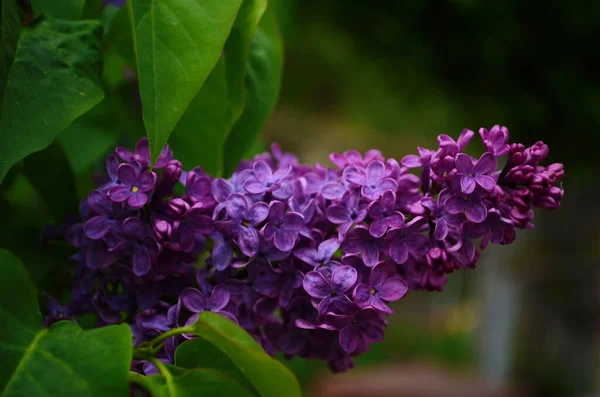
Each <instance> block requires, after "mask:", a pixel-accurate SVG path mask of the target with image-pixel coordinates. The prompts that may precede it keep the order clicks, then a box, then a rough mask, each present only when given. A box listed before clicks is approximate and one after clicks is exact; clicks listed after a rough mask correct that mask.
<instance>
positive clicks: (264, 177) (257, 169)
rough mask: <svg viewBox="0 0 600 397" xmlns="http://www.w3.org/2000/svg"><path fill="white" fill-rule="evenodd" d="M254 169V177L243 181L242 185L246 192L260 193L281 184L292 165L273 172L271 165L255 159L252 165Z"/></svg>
mask: <svg viewBox="0 0 600 397" xmlns="http://www.w3.org/2000/svg"><path fill="white" fill-rule="evenodd" d="M252 170H253V171H254V177H253V178H249V179H248V180H246V182H245V183H244V187H245V188H246V190H247V191H248V193H252V194H262V193H265V192H272V191H274V190H276V189H277V188H279V187H280V186H281V181H282V180H283V179H284V178H285V177H286V176H288V174H289V173H290V172H291V171H292V167H291V166H290V165H288V166H287V167H284V168H280V169H278V170H277V171H275V173H273V171H272V170H271V167H269V165H268V164H267V163H265V162H264V161H257V162H256V163H254V166H253V167H252Z"/></svg>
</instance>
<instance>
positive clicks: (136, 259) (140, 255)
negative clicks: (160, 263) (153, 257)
mask: <svg viewBox="0 0 600 397" xmlns="http://www.w3.org/2000/svg"><path fill="white" fill-rule="evenodd" d="M132 260H133V274H135V275H136V276H138V277H142V276H145V275H146V274H147V273H148V272H149V271H150V266H151V262H150V254H149V253H148V250H146V248H144V247H141V246H135V248H134V249H133V259H132Z"/></svg>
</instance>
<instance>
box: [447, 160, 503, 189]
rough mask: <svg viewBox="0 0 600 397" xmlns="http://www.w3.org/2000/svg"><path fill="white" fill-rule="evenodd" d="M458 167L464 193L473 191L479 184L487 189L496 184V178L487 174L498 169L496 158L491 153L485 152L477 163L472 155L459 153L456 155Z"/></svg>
mask: <svg viewBox="0 0 600 397" xmlns="http://www.w3.org/2000/svg"><path fill="white" fill-rule="evenodd" d="M456 169H457V170H458V175H459V176H460V177H461V178H460V188H461V190H462V192H463V193H466V194H471V193H473V191H474V190H475V187H476V186H477V185H479V186H481V187H482V188H483V189H485V190H487V191H490V190H492V189H493V188H494V186H496V181H495V180H494V178H492V177H491V176H489V175H487V174H488V173H490V172H491V171H493V170H495V169H496V160H495V159H494V156H493V155H492V154H491V153H484V154H483V155H481V157H480V158H479V161H477V162H476V163H473V160H471V157H470V156H468V155H466V154H464V153H459V154H458V155H457V156H456Z"/></svg>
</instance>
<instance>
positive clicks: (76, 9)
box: [31, 0, 85, 20]
mask: <svg viewBox="0 0 600 397" xmlns="http://www.w3.org/2000/svg"><path fill="white" fill-rule="evenodd" d="M84 6H85V0H59V1H57V0H31V7H32V8H33V13H34V15H36V16H37V15H40V14H41V13H42V12H43V13H44V14H45V15H49V16H51V17H53V18H57V19H73V20H75V19H79V17H81V14H82V13H83V8H84Z"/></svg>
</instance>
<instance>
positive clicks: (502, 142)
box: [479, 124, 510, 157]
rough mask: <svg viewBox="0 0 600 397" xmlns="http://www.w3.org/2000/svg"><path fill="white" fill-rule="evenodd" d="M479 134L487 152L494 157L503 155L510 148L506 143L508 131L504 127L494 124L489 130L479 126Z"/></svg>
mask: <svg viewBox="0 0 600 397" xmlns="http://www.w3.org/2000/svg"><path fill="white" fill-rule="evenodd" d="M479 136H481V140H482V141H483V144H484V145H485V149H486V150H487V151H488V153H491V154H493V155H494V156H495V157H500V156H504V155H505V154H507V153H508V151H509V150H510V146H509V145H508V136H509V133H508V128H506V127H501V126H500V125H498V124H496V125H495V126H493V127H492V129H491V130H489V131H488V130H487V129H486V128H480V129H479Z"/></svg>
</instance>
